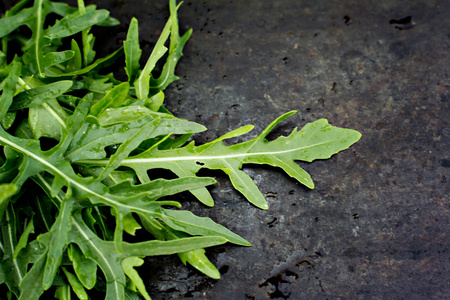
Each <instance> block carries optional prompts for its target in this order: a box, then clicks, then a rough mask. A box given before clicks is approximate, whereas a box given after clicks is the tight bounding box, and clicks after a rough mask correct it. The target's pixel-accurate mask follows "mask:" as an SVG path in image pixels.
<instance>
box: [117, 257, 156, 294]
mask: <svg viewBox="0 0 450 300" xmlns="http://www.w3.org/2000/svg"><path fill="white" fill-rule="evenodd" d="M143 263H144V260H143V259H141V258H139V257H135V256H131V257H126V258H124V259H123V260H122V269H123V271H124V272H125V274H126V275H127V276H128V278H130V280H131V281H132V282H133V283H134V284H135V285H136V287H137V288H138V290H139V292H140V293H141V295H142V296H143V297H144V299H146V300H151V298H150V295H149V294H148V293H147V290H146V289H145V285H144V281H143V280H142V278H141V276H139V274H138V272H137V271H136V270H135V269H134V267H139V266H142V264H143Z"/></svg>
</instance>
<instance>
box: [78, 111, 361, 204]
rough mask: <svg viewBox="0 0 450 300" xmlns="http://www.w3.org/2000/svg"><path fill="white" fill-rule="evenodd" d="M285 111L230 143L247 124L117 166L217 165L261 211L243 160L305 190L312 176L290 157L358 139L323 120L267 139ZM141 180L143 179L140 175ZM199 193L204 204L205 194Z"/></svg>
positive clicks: (323, 154) (320, 155)
mask: <svg viewBox="0 0 450 300" xmlns="http://www.w3.org/2000/svg"><path fill="white" fill-rule="evenodd" d="M294 113H295V111H292V112H289V113H286V114H284V115H282V116H281V117H279V118H277V119H276V120H275V121H273V122H272V123H271V124H270V125H269V126H268V127H267V128H266V129H265V130H264V131H263V132H262V133H261V134H260V135H259V136H257V137H256V138H254V139H252V140H250V141H247V142H243V143H239V144H236V145H232V146H225V144H223V142H222V140H224V139H227V138H230V137H234V136H236V135H238V134H240V133H245V132H247V131H248V129H249V128H250V127H244V128H240V129H238V130H237V131H234V132H232V133H230V134H227V135H225V136H223V137H221V138H219V139H217V140H214V141H212V142H210V143H207V144H204V145H201V146H195V144H194V142H191V143H190V144H188V145H187V146H185V147H183V148H177V149H167V150H160V149H158V148H157V147H154V148H150V149H148V150H147V151H145V152H143V153H140V154H138V155H136V156H132V157H129V158H126V159H124V160H122V163H121V165H122V166H126V167H129V168H132V169H133V170H135V171H136V174H138V176H139V175H140V174H145V173H146V172H147V171H148V170H152V169H156V168H164V169H169V170H172V171H173V172H174V173H175V174H176V175H178V176H179V177H185V176H193V175H195V174H196V173H197V172H198V171H199V170H200V169H202V168H209V169H220V170H222V171H224V172H225V173H226V174H227V175H228V176H229V177H230V180H231V182H232V184H233V186H234V187H235V188H236V189H237V190H238V191H240V192H241V193H242V194H243V195H244V196H245V197H246V198H247V200H248V201H250V202H251V203H252V204H254V205H255V206H257V207H259V208H261V209H267V208H268V205H267V201H266V200H265V198H264V196H263V195H262V194H261V192H260V191H259V190H258V188H257V187H256V185H255V184H254V183H253V180H252V179H251V178H250V177H249V176H248V175H247V174H246V173H244V172H243V171H241V170H240V169H241V168H242V165H243V164H246V163H252V164H268V165H271V166H275V167H280V168H282V169H283V170H284V171H285V172H286V173H287V174H288V175H290V176H291V177H293V178H295V179H297V180H298V181H299V182H300V183H302V184H304V185H306V186H307V187H309V188H314V183H313V181H312V179H311V176H310V175H309V174H308V173H307V172H306V171H305V170H303V169H302V168H301V167H300V166H299V165H297V164H296V163H295V162H294V161H295V160H302V161H307V162H311V161H313V160H315V159H326V158H329V157H331V156H332V155H333V154H335V153H337V152H340V151H342V150H345V149H347V148H348V147H349V146H350V145H352V144H353V143H355V142H356V141H358V140H359V138H360V137H361V134H360V133H359V132H357V131H355V130H351V129H344V128H338V127H334V126H331V125H330V124H328V122H327V121H326V120H325V119H321V120H317V121H315V122H313V123H310V124H308V125H306V126H305V127H304V128H303V129H302V130H300V131H297V129H294V130H293V132H292V133H291V134H290V135H289V136H288V137H279V138H278V139H276V140H274V141H271V142H269V141H267V140H266V139H265V137H266V136H267V135H268V134H269V133H270V131H271V130H272V129H273V128H274V127H275V126H276V125H277V124H278V123H280V122H281V121H283V120H284V119H286V118H287V117H289V116H291V115H292V114H294ZM77 163H80V164H85V165H95V166H101V165H103V164H104V163H105V161H104V160H80V161H77ZM140 179H141V180H142V178H140ZM194 195H195V196H197V197H199V200H200V201H201V202H203V203H209V198H206V197H208V196H206V197H205V198H203V197H204V196H198V194H195V193H194Z"/></svg>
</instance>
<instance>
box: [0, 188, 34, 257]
mask: <svg viewBox="0 0 450 300" xmlns="http://www.w3.org/2000/svg"><path fill="white" fill-rule="evenodd" d="M0 187H1V186H0ZM0 199H1V198H0ZM31 233H34V225H33V219H31V221H30V222H29V223H28V225H27V227H26V228H25V230H24V231H23V233H22V235H21V236H20V239H19V242H18V243H17V245H16V248H15V249H14V255H13V259H17V256H18V255H19V253H20V250H22V249H23V248H25V247H26V246H27V244H28V237H29V235H30V234H31Z"/></svg>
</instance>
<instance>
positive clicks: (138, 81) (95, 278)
mask: <svg viewBox="0 0 450 300" xmlns="http://www.w3.org/2000/svg"><path fill="white" fill-rule="evenodd" d="M28 2H30V1H27V0H23V1H20V2H19V3H17V4H16V5H15V6H14V7H13V8H12V9H11V10H9V11H7V12H6V13H5V14H4V16H3V17H2V18H1V19H0V38H1V39H2V45H1V46H2V48H1V51H0V68H1V69H0V81H1V84H0V90H1V93H2V94H1V97H0V120H1V126H0V151H1V154H0V223H1V239H0V255H1V261H0V284H1V283H5V284H6V286H7V296H8V298H9V299H12V298H19V299H37V298H39V297H40V296H41V295H43V294H44V295H45V294H48V293H54V296H55V297H57V298H59V299H70V296H71V294H72V293H75V294H76V296H77V297H78V298H80V299H87V298H88V291H89V290H95V291H97V292H101V293H104V294H105V296H106V298H107V299H124V298H125V297H127V298H131V299H135V298H136V299H139V297H140V296H143V297H144V298H145V299H150V296H149V294H148V293H147V291H146V289H145V286H144V283H143V280H142V278H141V277H140V276H139V274H138V273H137V271H136V270H135V267H137V266H140V265H142V264H143V262H144V261H143V259H142V258H143V257H146V256H152V255H168V254H175V253H176V254H178V256H179V257H180V259H181V260H182V261H183V263H185V264H186V263H187V262H189V264H191V265H192V266H194V267H195V268H197V269H198V270H200V271H201V272H203V273H205V274H206V275H208V276H210V277H212V278H219V277H220V276H219V272H218V271H217V269H216V268H215V267H214V265H213V264H212V263H211V262H210V261H209V260H208V259H207V257H206V256H205V254H204V253H205V250H204V248H206V247H210V246H215V245H219V244H223V243H226V242H231V243H234V244H237V245H243V246H248V245H250V243H249V242H247V241H246V240H245V239H243V238H242V237H240V236H238V235H236V234H234V233H233V232H231V231H230V230H228V229H226V228H225V227H223V226H221V225H219V224H217V223H215V222H213V221H212V220H211V219H209V218H204V217H198V216H195V215H194V214H193V213H191V212H189V211H185V210H178V209H174V208H180V207H181V205H180V203H179V202H176V201H171V200H167V196H170V195H175V194H177V193H179V192H182V191H190V192H191V193H192V194H193V195H194V196H195V197H196V198H197V199H198V200H199V201H201V202H202V203H203V204H205V205H207V206H213V205H214V202H213V199H212V197H211V195H210V193H209V192H208V190H207V189H206V186H208V185H211V184H214V182H215V181H214V179H213V178H209V177H198V176H197V175H196V174H197V172H198V171H199V170H200V169H202V168H208V169H218V170H222V171H224V172H225V173H226V174H227V175H228V176H229V178H230V180H231V182H232V184H233V186H234V187H235V188H236V189H237V190H238V191H239V192H241V193H242V194H243V195H244V196H245V197H246V198H247V199H248V201H250V202H251V203H252V204H254V205H255V206H256V207H259V208H261V209H267V208H268V205H267V202H266V200H265V198H264V196H263V195H262V194H261V192H260V191H259V190H258V188H257V187H256V185H255V184H254V183H253V181H252V179H251V178H250V177H249V176H248V175H246V173H244V172H243V171H242V170H241V168H242V165H243V164H246V163H252V164H267V165H271V166H276V167H280V168H282V169H283V170H284V171H285V172H286V173H287V174H289V175H290V176H292V177H294V178H295V179H297V180H298V181H299V182H301V183H302V184H304V185H306V186H307V187H309V188H313V187H314V184H313V182H312V180H311V177H310V176H309V174H308V173H307V172H306V171H304V170H303V169H302V168H300V167H299V166H298V165H297V164H296V163H295V162H294V161H295V160H302V161H307V162H311V161H313V160H315V159H326V158H329V157H330V156H331V155H333V154H335V153H337V152H339V151H342V150H344V149H347V148H348V147H349V146H350V145H352V144H353V143H355V142H356V141H357V140H358V139H359V138H360V134H359V133H358V132H357V131H354V130H350V129H343V128H337V127H334V126H331V125H330V124H328V122H327V121H326V120H325V119H321V120H317V121H315V122H313V123H310V124H307V125H306V126H305V127H303V129H301V130H300V131H298V130H296V129H294V131H293V132H292V133H291V134H290V135H289V136H287V137H283V136H282V137H279V138H277V139H275V140H273V141H270V142H269V141H267V140H266V139H265V138H266V136H267V135H268V134H269V132H270V131H271V130H272V129H273V128H274V127H275V126H276V125H277V124H278V123H280V122H281V121H283V120H284V119H286V118H287V117H289V116H290V115H292V114H293V113H295V112H288V113H286V114H284V115H282V116H281V117H279V118H277V119H276V120H275V121H273V122H272V123H271V124H270V125H269V126H268V127H267V128H266V129H265V130H264V131H263V132H262V133H261V134H260V135H259V136H257V137H256V138H254V139H251V140H248V141H246V142H242V143H238V144H234V145H231V146H226V145H225V144H224V143H223V142H222V141H223V140H225V139H229V138H233V137H237V136H240V135H243V134H246V133H248V132H249V131H250V130H252V128H253V126H251V125H248V126H244V127H241V128H238V129H236V130H234V131H232V132H230V133H228V134H225V135H224V136H222V137H220V138H218V139H216V140H214V141H212V142H210V143H207V144H204V145H200V146H196V145H195V142H194V141H191V142H189V139H190V138H191V137H192V135H193V134H195V133H199V132H202V131H204V130H206V128H205V127H203V126H202V125H200V124H196V123H193V122H189V121H187V120H183V119H180V118H176V117H174V116H173V115H172V114H171V113H170V112H169V111H167V110H166V109H165V108H164V106H163V101H164V94H163V90H164V89H165V88H166V87H167V86H168V85H169V84H170V83H171V82H173V81H175V80H177V79H178V77H177V76H175V74H174V70H175V66H176V64H177V62H178V61H179V59H180V57H181V56H182V49H183V47H184V45H185V43H186V42H187V40H188V39H189V37H190V35H191V32H192V31H191V30H189V31H187V32H186V33H185V34H184V35H182V36H180V35H179V29H178V19H177V10H178V7H179V6H176V2H175V0H170V3H169V4H170V5H169V7H170V17H169V19H168V21H167V23H166V25H165V27H164V29H163V31H162V33H161V35H160V37H159V39H158V41H157V43H156V45H155V47H154V49H153V52H152V53H151V55H150V57H149V58H148V60H147V63H146V64H145V66H144V67H143V68H142V69H141V68H140V64H139V61H140V57H141V50H140V46H139V37H138V22H137V20H136V19H134V18H133V19H132V20H131V23H130V26H129V30H128V34H127V38H126V41H125V42H124V46H123V48H120V49H118V50H117V51H115V52H114V53H112V54H110V55H108V56H106V57H104V58H99V59H96V58H95V54H96V53H95V51H94V47H93V46H94V42H95V37H94V36H93V34H92V33H91V32H90V31H91V27H92V26H94V25H96V26H113V25H116V24H117V23H118V22H117V20H116V19H114V18H112V17H110V16H109V12H108V11H106V10H103V9H97V8H96V6H95V5H89V6H85V5H84V2H83V0H78V7H77V8H73V7H70V6H69V5H67V4H65V3H59V2H52V1H50V0H35V1H34V3H30V4H29V3H28ZM49 14H52V15H57V16H58V19H57V21H56V22H55V23H54V24H48V21H46V17H47V15H49ZM24 28H28V29H29V30H31V35H30V34H28V35H27V34H24V32H27V31H26V30H25V29H24ZM166 44H168V48H167V47H166V46H165V45H166ZM68 48H70V50H67V49H68ZM61 49H66V50H61ZM123 54H124V57H125V70H126V74H127V77H128V80H127V81H125V82H120V81H118V80H116V79H115V78H114V76H113V75H112V74H107V75H104V74H103V75H102V73H101V72H100V71H102V70H103V69H104V68H105V67H106V66H108V65H111V64H113V63H114V62H115V61H116V60H117V59H118V58H119V57H123ZM160 60H165V63H164V65H163V68H162V69H161V70H155V65H156V63H157V62H158V61H160ZM160 168H164V169H168V170H170V171H172V172H173V173H175V174H176V175H177V177H178V178H177V179H173V180H166V179H162V178H157V177H158V174H157V172H158V169H160ZM154 173H156V174H154ZM149 174H151V175H152V178H154V177H156V178H157V179H153V180H151V179H150V177H149ZM162 197H164V199H160V198H162ZM169 207H171V208H169ZM142 227H143V228H144V229H145V231H146V232H147V235H148V236H147V237H146V238H147V239H146V240H144V241H141V242H134V243H129V242H125V241H124V240H123V237H124V234H129V235H134V234H135V232H136V230H138V229H142ZM124 231H125V233H124ZM140 236H141V237H142V236H145V235H140ZM89 293H91V292H89Z"/></svg>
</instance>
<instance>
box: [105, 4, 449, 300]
mask: <svg viewBox="0 0 450 300" xmlns="http://www.w3.org/2000/svg"><path fill="white" fill-rule="evenodd" d="M96 2H97V4H98V6H99V7H101V8H107V9H109V10H111V13H112V15H113V16H115V17H117V18H119V19H120V20H121V22H122V26H121V27H118V28H116V29H113V30H112V31H111V30H110V31H108V33H109V34H110V36H109V37H108V38H107V39H106V40H105V41H104V42H102V43H103V46H104V47H105V49H107V50H108V51H109V50H112V49H113V48H115V47H117V46H118V45H119V44H120V43H121V41H122V39H123V38H124V37H125V34H126V30H127V27H128V24H129V21H130V19H131V17H133V16H134V17H136V18H137V19H138V20H139V22H140V37H141V40H142V45H143V50H144V57H145V58H146V57H148V55H149V53H150V51H151V49H152V46H153V45H154V43H155V42H156V39H157V37H158V34H159V33H160V31H161V29H162V28H163V25H164V23H165V21H166V19H167V17H168V14H169V12H168V1H130V0H127V1H110V0H109V1H96ZM407 16H412V22H413V24H414V25H413V27H412V28H410V29H403V30H400V29H398V28H396V27H395V24H390V21H391V20H393V19H396V20H400V19H402V18H405V17H407ZM179 18H180V28H181V30H182V31H183V32H184V31H185V30H187V29H188V28H193V30H194V33H193V36H192V38H191V40H190V41H189V42H188V44H187V45H186V48H185V51H184V53H185V56H184V57H183V58H182V60H181V61H180V63H179V66H178V68H177V74H178V75H179V76H180V77H181V79H180V80H179V81H178V82H176V83H174V84H172V85H171V86H170V88H169V89H168V92H167V94H166V103H167V107H168V108H169V109H170V110H171V111H172V112H173V113H174V114H175V115H176V116H178V117H182V118H186V119H188V120H192V121H196V122H199V123H201V124H203V125H205V126H207V127H208V129H209V130H208V132H206V133H205V134H202V135H200V136H198V137H197V140H198V142H199V143H201V142H205V141H209V140H212V139H214V138H216V137H218V136H220V135H222V134H224V133H226V132H228V131H230V130H232V129H235V128H237V127H239V126H242V125H245V124H254V125H255V131H254V132H252V133H251V134H250V136H249V137H253V136H255V135H257V134H258V133H259V132H261V130H262V129H263V128H264V127H265V126H266V125H267V124H268V123H269V122H270V121H272V120H273V119H275V118H276V117H278V116H279V115H281V114H282V113H285V112H287V111H290V110H293V109H295V110H298V114H296V115H294V116H293V117H291V118H290V119H288V121H287V122H285V123H284V124H283V125H282V126H280V127H279V128H278V129H277V132H276V133H277V134H288V133H289V132H290V131H291V130H292V129H293V128H294V127H296V126H298V127H302V126H303V125H305V124H306V123H307V122H311V121H314V120H316V119H318V118H322V117H325V118H327V119H328V120H329V122H330V123H331V124H333V125H336V126H341V127H348V128H353V129H356V130H359V131H360V132H361V133H362V135H363V136H362V138H361V140H360V141H359V142H358V143H357V144H355V145H354V146H352V147H351V148H350V149H349V150H347V151H345V152H342V153H340V154H338V155H336V156H334V157H332V159H330V160H324V161H315V162H313V163H311V164H306V163H301V166H302V167H304V168H305V169H306V170H307V171H308V172H310V174H311V175H312V177H313V179H314V181H315V183H316V188H315V189H314V190H308V189H307V188H304V187H303V186H300V185H299V184H297V183H296V182H295V181H293V180H291V179H290V178H289V177H288V176H287V175H285V174H284V173H283V172H282V171H279V170H277V169H270V168H260V167H255V166H250V167H247V168H245V171H246V172H248V173H249V174H250V175H251V176H252V177H253V178H254V180H255V181H256V182H257V184H258V186H259V187H260V189H261V191H262V192H263V193H264V194H265V196H266V198H267V200H268V202H269V205H270V208H269V210H268V211H262V210H259V209H257V208H255V207H253V206H252V205H250V204H249V203H248V202H246V201H245V200H244V199H243V197H242V196H241V195H239V194H238V193H237V192H235V191H234V190H233V189H232V187H231V185H230V184H229V182H228V181H227V179H226V177H224V176H222V175H221V174H220V173H215V174H214V175H216V176H217V177H218V180H219V183H218V184H217V185H216V186H215V187H214V188H213V189H212V193H213V196H214V198H215V201H216V206H215V207H214V208H212V209H209V208H205V207H202V206H200V205H198V204H197V203H196V201H195V200H193V199H192V198H190V197H189V196H186V197H185V198H186V200H185V201H184V207H185V208H189V209H192V210H194V211H195V212H196V213H198V214H200V215H203V216H209V217H211V218H212V219H213V220H215V221H217V222H219V223H221V224H223V225H225V226H226V227H228V228H230V229H231V230H233V231H234V232H236V233H238V234H240V235H241V236H243V237H244V238H246V239H248V240H249V241H250V242H251V243H252V244H253V246H252V247H236V246H233V245H226V246H223V247H217V248H214V249H211V250H209V251H208V252H207V253H208V255H209V257H210V258H211V260H212V261H213V262H214V263H215V265H216V266H217V267H218V268H219V269H220V271H221V273H222V279H220V280H219V281H215V280H211V279H208V278H207V277H205V276H203V275H201V274H199V273H198V272H196V271H195V270H193V269H192V268H186V267H184V266H183V265H182V263H181V262H180V261H179V260H178V259H177V258H176V257H159V258H153V259H150V260H149V261H148V263H147V264H146V265H145V267H142V268H140V273H141V274H144V277H146V279H147V280H146V284H147V285H148V289H149V290H150V293H151V295H152V297H153V299H181V298H188V297H192V298H194V299H201V298H205V299H270V298H272V299H445V298H448V297H450V283H449V280H450V261H449V259H450V253H449V217H448V210H449V193H450V189H449V180H450V171H449V167H450V155H449V149H450V148H449V146H450V110H449V105H450V104H449V101H450V78H449V74H448V73H449V72H450V69H449V68H450V53H449V50H450V29H449V28H450V2H448V1H433V0H431V1H429V0H427V1H425V0H424V1H387V0H386V1H379V0H377V1H337V0H336V1H293V0H292V1H288V0H286V1H237V0H235V1H229V0H226V1H225V0H211V1H209V0H208V1H189V0H188V1H185V2H184V4H183V5H182V7H181V8H180V11H179ZM406 27H408V24H406ZM106 36H108V35H106ZM108 43H110V44H108ZM108 45H109V46H108ZM108 47H110V48H111V49H108Z"/></svg>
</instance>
